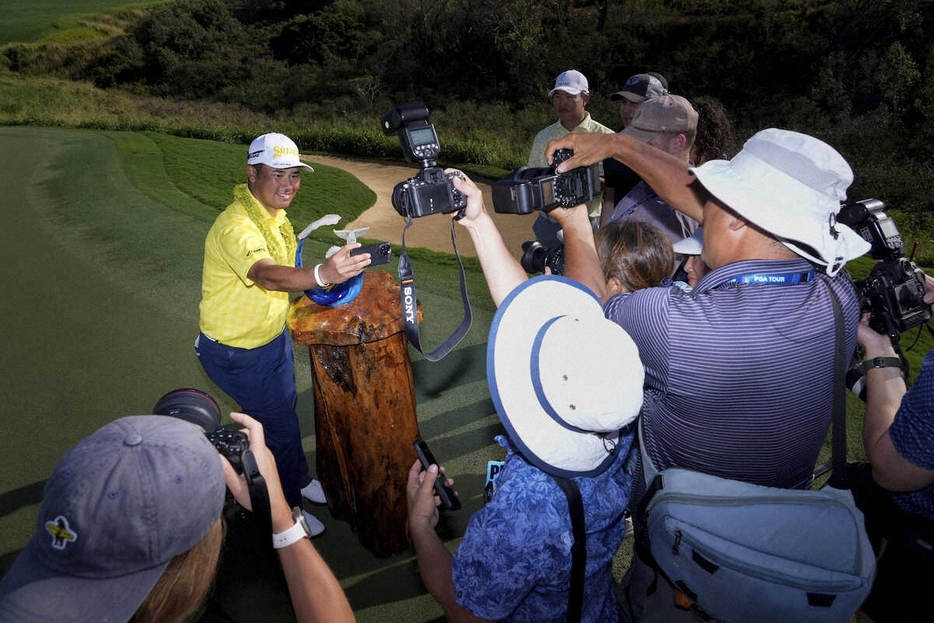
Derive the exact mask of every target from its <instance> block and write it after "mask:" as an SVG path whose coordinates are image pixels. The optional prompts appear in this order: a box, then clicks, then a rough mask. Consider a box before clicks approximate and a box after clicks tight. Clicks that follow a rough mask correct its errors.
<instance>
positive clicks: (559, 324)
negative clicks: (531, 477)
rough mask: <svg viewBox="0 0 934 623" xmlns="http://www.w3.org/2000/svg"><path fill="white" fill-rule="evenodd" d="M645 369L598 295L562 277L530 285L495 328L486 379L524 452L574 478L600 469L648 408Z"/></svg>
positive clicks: (514, 295)
mask: <svg viewBox="0 0 934 623" xmlns="http://www.w3.org/2000/svg"><path fill="white" fill-rule="evenodd" d="M644 377H645V372H644V370H643V367H642V362H641V361H640V359H639V350H638V348H637V347H636V344H635V342H633V341H632V338H630V337H629V335H628V334H627V333H626V332H625V331H624V330H623V329H622V328H621V327H620V326H619V325H617V324H616V323H614V322H612V321H610V320H607V319H606V318H605V317H604V315H603V307H602V306H601V305H600V301H599V300H598V299H597V297H596V296H594V295H593V293H592V292H590V291H589V290H587V289H586V288H584V287H583V286H581V285H580V284H578V283H576V282H573V281H571V280H569V279H566V278H564V277H559V276H554V275H545V276H541V277H537V278H535V279H531V280H529V281H526V282H524V283H523V284H522V285H520V286H519V287H517V288H516V289H515V290H513V291H512V292H511V293H510V294H509V296H508V297H507V298H506V300H505V301H503V303H502V304H501V305H500V307H499V309H498V310H497V311H496V315H495V317H494V318H493V323H492V326H491V327H490V339H489V342H488V345H487V379H488V381H489V385H490V395H491V397H492V399H493V403H494V405H495V406H496V412H497V413H498V414H499V417H500V420H502V422H503V426H505V427H506V430H507V432H508V434H509V438H510V439H511V440H512V442H513V443H514V444H515V445H516V447H517V448H518V450H519V453H520V454H522V456H523V457H524V458H525V459H526V460H527V461H529V462H530V463H532V464H533V465H535V466H536V467H538V468H539V469H541V470H542V471H544V472H547V473H549V474H552V475H556V476H563V477H567V478H571V477H577V476H596V475H598V474H600V473H602V472H603V471H605V470H606V469H607V467H609V466H610V464H611V463H612V462H613V460H614V458H615V457H616V451H617V448H618V445H619V444H618V441H619V437H620V429H622V428H623V427H624V426H626V425H627V424H629V423H630V422H632V421H633V420H635V419H636V417H637V416H638V415H639V410H640V409H641V408H642V386H643V380H644Z"/></svg>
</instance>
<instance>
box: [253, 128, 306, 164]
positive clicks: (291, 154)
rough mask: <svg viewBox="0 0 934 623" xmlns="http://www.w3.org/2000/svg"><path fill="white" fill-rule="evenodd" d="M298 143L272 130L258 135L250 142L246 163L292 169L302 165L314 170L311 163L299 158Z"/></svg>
mask: <svg viewBox="0 0 934 623" xmlns="http://www.w3.org/2000/svg"><path fill="white" fill-rule="evenodd" d="M299 155H300V154H299V151H298V145H296V144H295V141H293V140H292V139H290V138H289V137H288V136H286V135H285V134H279V133H277V132H270V133H269V134H263V135H262V136H257V137H256V138H254V139H253V142H252V143H250V150H249V151H248V152H247V154H246V163H247V164H249V165H257V164H264V165H266V166H267V167H272V168H273V169H291V168H293V167H301V168H303V169H308V170H309V171H314V169H312V168H311V166H310V165H307V164H305V163H304V162H302V161H301V160H300V159H299Z"/></svg>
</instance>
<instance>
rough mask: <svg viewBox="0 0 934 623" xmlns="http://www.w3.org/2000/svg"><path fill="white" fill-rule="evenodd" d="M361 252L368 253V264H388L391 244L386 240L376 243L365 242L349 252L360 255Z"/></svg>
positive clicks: (390, 256)
mask: <svg viewBox="0 0 934 623" xmlns="http://www.w3.org/2000/svg"><path fill="white" fill-rule="evenodd" d="M361 253H369V254H370V266H379V265H380V264H388V263H389V260H390V259H391V258H392V245H390V244H389V243H388V242H377V243H376V244H365V245H363V246H362V247H357V248H356V249H353V250H351V252H350V254H351V255H360V254H361Z"/></svg>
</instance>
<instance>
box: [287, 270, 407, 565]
mask: <svg viewBox="0 0 934 623" xmlns="http://www.w3.org/2000/svg"><path fill="white" fill-rule="evenodd" d="M288 324H289V330H290V331H291V334H292V339H293V340H295V342H297V343H299V344H307V345H308V348H309V352H310V355H311V377H312V382H313V384H314V397H315V435H316V440H317V441H316V467H317V470H318V478H319V480H320V481H321V485H322V487H323V488H324V492H325V494H326V495H327V498H328V508H329V510H330V512H331V515H332V516H333V517H335V518H337V519H341V520H344V521H347V522H349V523H350V524H351V526H353V529H354V531H355V532H356V533H357V537H358V538H359V539H360V543H361V544H362V545H363V546H364V547H366V548H367V549H368V550H370V551H371V552H373V553H374V554H376V555H377V556H380V557H385V556H389V555H392V554H398V553H401V552H403V551H405V550H406V549H408V547H409V545H410V539H409V535H408V529H407V511H406V497H405V482H406V478H407V475H408V470H409V467H411V466H412V463H413V462H414V461H415V451H414V450H413V448H412V442H413V441H414V440H415V439H417V438H419V437H420V435H419V430H418V420H417V416H416V411H415V385H414V381H413V378H412V364H411V361H410V360H409V354H408V342H407V339H406V336H405V328H404V325H403V322H402V312H401V309H400V302H399V285H398V284H397V283H396V282H395V281H394V280H393V278H392V277H391V276H390V274H389V273H388V272H386V271H368V272H366V273H365V276H364V280H363V288H362V290H361V291H360V294H359V296H358V297H357V298H356V299H355V300H353V301H352V302H350V303H348V304H346V305H342V306H339V307H327V306H322V305H318V304H317V303H314V302H312V301H311V300H310V299H309V298H308V297H307V296H302V297H300V298H298V299H295V301H293V303H292V307H291V309H290V310H289V320H288Z"/></svg>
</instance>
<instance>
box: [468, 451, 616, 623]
mask: <svg viewBox="0 0 934 623" xmlns="http://www.w3.org/2000/svg"><path fill="white" fill-rule="evenodd" d="M632 438H633V436H632V434H629V435H625V436H623V437H622V438H621V439H620V448H619V452H618V454H617V457H616V460H615V461H614V462H613V463H612V464H611V465H610V467H609V469H607V470H606V471H605V472H604V473H602V474H600V475H599V476H597V477H595V478H574V482H575V483H577V486H578V488H579V489H580V492H581V498H582V500H583V502H584V523H585V525H586V532H587V567H586V574H585V575H586V579H585V583H584V584H585V587H584V600H583V601H584V611H583V617H582V619H583V621H584V622H585V623H588V622H590V623H597V622H600V623H607V622H609V623H614V622H616V621H617V620H618V614H617V608H616V595H615V590H614V584H613V570H612V562H613V557H614V555H615V554H616V552H617V550H618V549H619V546H620V543H622V540H623V534H624V531H625V527H626V524H625V521H624V520H623V511H624V510H625V508H626V505H627V503H628V502H629V491H630V489H631V485H632V474H631V473H627V472H626V470H625V469H624V466H625V464H626V457H627V455H628V454H629V449H630V447H631V445H632ZM497 441H498V442H499V443H500V445H502V446H504V447H506V449H507V453H506V460H505V465H504V466H503V470H502V472H501V473H500V475H499V477H498V478H497V479H496V481H495V492H494V494H493V498H492V500H490V502H489V503H488V504H487V505H486V506H484V507H483V508H482V509H480V510H479V511H477V512H476V513H474V514H473V516H471V518H470V521H469V523H468V526H467V532H466V534H465V535H464V538H463V540H462V541H461V543H460V545H459V546H458V548H457V551H456V552H455V554H454V569H453V579H454V589H455V592H456V598H457V603H458V604H460V605H461V606H463V607H464V608H466V609H467V610H469V611H470V612H472V613H473V614H474V615H475V616H478V617H481V618H484V619H492V620H496V621H510V622H518V621H527V622H529V623H548V622H549V621H555V622H563V621H566V620H567V605H568V595H569V593H568V586H569V585H570V578H571V544H572V543H573V542H574V535H573V532H572V530H571V517H570V514H569V511H568V504H567V498H566V497H565V495H564V492H563V491H562V490H561V488H560V487H559V486H558V485H557V483H556V482H555V481H554V479H552V477H551V476H549V475H548V474H546V473H545V472H543V471H541V470H539V469H538V468H536V467H533V466H532V465H530V464H529V463H527V462H526V461H525V460H524V459H523V458H522V457H521V456H520V455H519V454H518V453H517V452H516V451H515V448H514V447H513V446H512V444H510V442H509V441H508V440H507V439H505V438H503V437H498V438H497Z"/></svg>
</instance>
